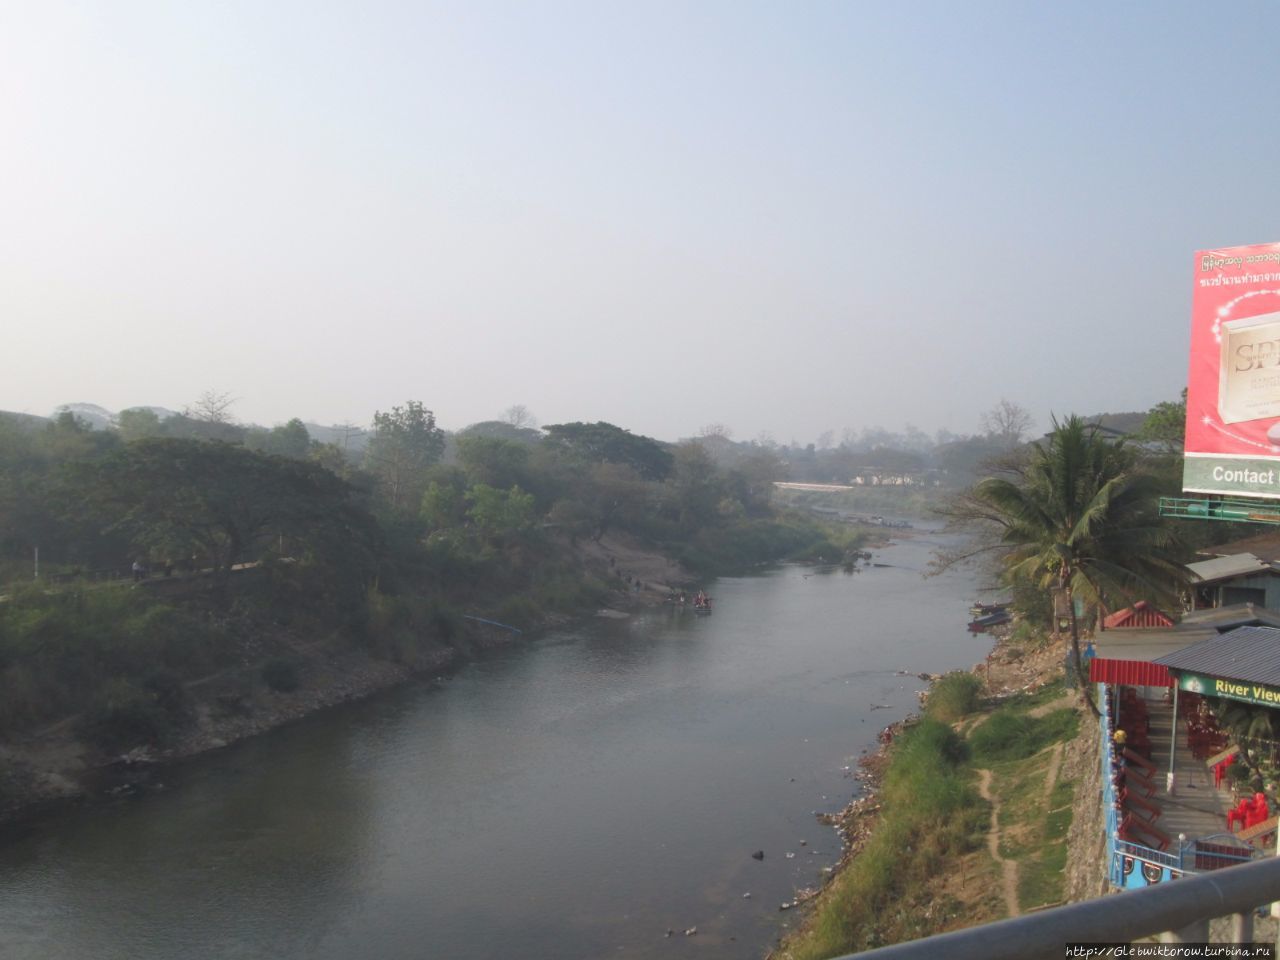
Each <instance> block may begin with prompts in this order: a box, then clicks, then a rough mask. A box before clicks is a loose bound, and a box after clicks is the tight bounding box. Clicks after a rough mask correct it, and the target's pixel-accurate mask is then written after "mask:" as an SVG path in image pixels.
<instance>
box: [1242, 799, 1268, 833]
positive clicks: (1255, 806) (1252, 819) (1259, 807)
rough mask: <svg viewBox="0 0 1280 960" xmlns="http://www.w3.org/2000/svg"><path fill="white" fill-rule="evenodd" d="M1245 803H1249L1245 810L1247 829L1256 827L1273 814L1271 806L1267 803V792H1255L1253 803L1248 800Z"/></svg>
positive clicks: (1245, 825) (1245, 826)
mask: <svg viewBox="0 0 1280 960" xmlns="http://www.w3.org/2000/svg"><path fill="white" fill-rule="evenodd" d="M1244 803H1246V804H1248V807H1247V808H1246V810H1245V812H1244V828H1245V829H1246V830H1248V829H1249V828H1250V827H1256V826H1257V825H1258V824H1260V823H1262V821H1264V820H1266V819H1268V818H1269V817H1270V816H1271V807H1270V805H1269V804H1268V803H1267V795H1266V794H1265V793H1255V794H1254V795H1253V802H1252V803H1249V801H1247V800H1246V801H1244Z"/></svg>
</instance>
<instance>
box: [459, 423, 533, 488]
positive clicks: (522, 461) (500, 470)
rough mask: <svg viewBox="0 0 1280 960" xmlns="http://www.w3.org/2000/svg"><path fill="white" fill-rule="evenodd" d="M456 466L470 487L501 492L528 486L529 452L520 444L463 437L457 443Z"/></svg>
mask: <svg viewBox="0 0 1280 960" xmlns="http://www.w3.org/2000/svg"><path fill="white" fill-rule="evenodd" d="M458 463H459V464H460V465H461V466H462V469H463V470H464V471H465V472H466V474H467V479H468V480H470V481H471V482H472V483H487V484H488V485H489V486H491V487H500V488H502V489H506V488H507V487H510V486H513V485H516V484H519V485H524V486H527V481H526V478H525V475H526V472H527V470H528V466H529V448H528V447H527V446H525V445H523V444H520V443H513V442H512V441H510V440H500V439H498V438H497V437H484V436H478V437H462V438H461V439H459V440H458Z"/></svg>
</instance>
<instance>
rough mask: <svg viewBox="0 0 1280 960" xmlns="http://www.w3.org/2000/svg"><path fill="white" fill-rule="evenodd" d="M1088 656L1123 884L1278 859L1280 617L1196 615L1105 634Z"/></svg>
mask: <svg viewBox="0 0 1280 960" xmlns="http://www.w3.org/2000/svg"><path fill="white" fill-rule="evenodd" d="M1086 657H1088V658H1089V678H1090V680H1091V681H1093V682H1094V683H1095V684H1097V688H1096V689H1097V691H1098V694H1099V696H1098V706H1099V709H1100V711H1101V712H1102V724H1101V729H1100V737H1101V751H1100V752H1101V765H1102V770H1101V773H1102V802H1103V804H1104V806H1105V810H1106V850H1107V858H1106V862H1107V871H1108V879H1109V881H1110V883H1111V885H1112V886H1114V887H1117V888H1122V889H1128V888H1134V887H1143V886H1150V885H1153V884H1158V883H1163V882H1166V881H1168V880H1175V879H1177V878H1179V877H1182V876H1185V875H1187V874H1195V873H1204V872H1207V871H1211V870H1217V869H1220V868H1222V867H1226V866H1231V865H1233V864H1237V863H1242V862H1246V861H1249V860H1255V859H1260V858H1263V857H1269V856H1273V855H1274V854H1275V852H1276V833H1277V823H1278V818H1277V816H1276V814H1277V811H1278V810H1280V804H1278V803H1277V782H1278V781H1280V744H1277V742H1276V739H1275V736H1274V734H1273V733H1272V731H1273V730H1276V731H1280V716H1276V715H1275V713H1274V711H1276V710H1278V709H1280V616H1277V615H1276V614H1274V613H1272V612H1271V611H1269V610H1261V609H1257V608H1255V607H1254V606H1253V605H1252V604H1239V605H1237V606H1235V607H1219V608H1215V609H1212V610H1201V611H1194V612H1193V613H1190V614H1188V615H1187V616H1186V617H1185V618H1184V619H1183V621H1182V622H1181V623H1180V624H1178V625H1176V626H1174V627H1170V628H1163V629H1147V628H1144V629H1114V630H1110V631H1104V632H1102V633H1101V634H1099V636H1098V637H1097V638H1096V640H1095V642H1094V643H1093V644H1091V645H1090V651H1089V652H1088V653H1086ZM1273 721H1274V723H1273Z"/></svg>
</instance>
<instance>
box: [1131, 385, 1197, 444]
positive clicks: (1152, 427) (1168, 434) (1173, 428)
mask: <svg viewBox="0 0 1280 960" xmlns="http://www.w3.org/2000/svg"><path fill="white" fill-rule="evenodd" d="M1186 429H1187V390H1186V388H1185V387H1183V389H1182V397H1181V399H1179V400H1178V401H1177V402H1176V403H1174V402H1173V401H1170V400H1165V401H1163V402H1162V403H1157V404H1156V405H1155V406H1154V407H1152V408H1151V410H1150V411H1149V412H1148V413H1147V419H1146V420H1144V421H1143V422H1142V427H1141V428H1140V429H1139V430H1138V439H1140V440H1143V441H1145V442H1148V443H1153V444H1156V445H1158V446H1159V447H1160V450H1161V452H1162V453H1166V454H1169V455H1170V456H1177V455H1179V454H1181V453H1182V449H1183V446H1184V444H1185V441H1184V438H1185V435H1186Z"/></svg>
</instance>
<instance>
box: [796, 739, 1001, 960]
mask: <svg viewBox="0 0 1280 960" xmlns="http://www.w3.org/2000/svg"><path fill="white" fill-rule="evenodd" d="M965 755H966V750H965V745H964V741H963V740H961V739H960V737H959V736H958V735H957V734H956V733H955V731H954V730H952V729H951V727H950V726H948V725H947V724H945V723H942V722H940V721H937V720H934V719H931V718H926V719H925V720H922V721H921V722H920V723H918V724H916V725H915V726H914V727H912V728H911V729H909V730H908V731H907V732H906V733H904V734H903V735H902V736H901V737H899V739H898V742H897V743H896V744H895V746H894V748H893V750H892V753H891V759H890V763H889V767H888V770H887V771H886V772H885V777H884V784H883V787H882V789H881V793H880V797H881V800H882V802H883V814H882V818H881V821H880V823H879V825H878V826H877V828H876V831H875V833H874V834H873V835H872V837H871V839H870V840H869V841H868V843H867V846H866V847H865V848H864V849H863V851H862V853H861V854H860V855H859V856H858V857H857V858H856V859H855V860H854V861H853V863H852V864H850V866H849V868H848V869H846V870H845V871H844V872H843V873H841V874H840V875H839V876H838V877H837V878H836V879H835V880H834V881H833V882H832V885H831V887H830V888H829V890H828V893H827V895H826V896H824V897H823V898H822V900H821V902H820V904H819V906H818V907H817V909H816V910H815V912H814V914H813V917H812V920H811V923H810V927H809V929H808V930H807V932H806V934H805V936H804V937H802V938H798V939H797V940H795V941H793V942H792V943H791V944H789V945H788V947H787V949H786V951H785V953H784V954H783V955H784V956H786V957H789V958H794V960H819V958H823V957H830V956H833V955H836V954H841V953H849V952H852V951H855V950H863V949H867V948H870V947H875V946H880V945H881V944H882V943H892V942H895V941H897V940H903V939H910V938H912V937H917V936H924V935H926V934H928V933H930V932H932V931H933V929H936V925H937V924H938V923H940V922H941V921H942V920H943V918H944V917H945V916H946V915H947V911H945V910H936V909H933V908H930V909H925V908H926V907H929V905H930V903H931V896H930V893H929V884H930V882H931V881H932V880H933V879H934V878H935V877H936V876H937V875H938V873H939V871H940V870H942V869H943V867H944V866H945V864H946V863H947V862H950V861H954V859H955V858H957V857H959V856H961V855H963V854H965V853H967V852H968V851H970V850H973V849H976V848H977V847H978V846H980V845H981V843H982V837H983V831H984V829H985V824H986V819H987V817H988V816H989V812H988V807H987V805H986V804H985V803H984V802H983V801H982V800H981V798H979V797H978V795H977V791H976V790H974V788H973V786H972V783H971V780H972V775H971V774H970V773H969V772H968V771H967V770H966V769H965V766H964V760H965ZM952 912H954V911H952Z"/></svg>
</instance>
